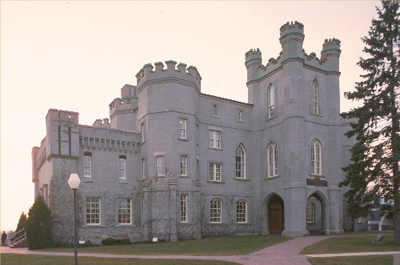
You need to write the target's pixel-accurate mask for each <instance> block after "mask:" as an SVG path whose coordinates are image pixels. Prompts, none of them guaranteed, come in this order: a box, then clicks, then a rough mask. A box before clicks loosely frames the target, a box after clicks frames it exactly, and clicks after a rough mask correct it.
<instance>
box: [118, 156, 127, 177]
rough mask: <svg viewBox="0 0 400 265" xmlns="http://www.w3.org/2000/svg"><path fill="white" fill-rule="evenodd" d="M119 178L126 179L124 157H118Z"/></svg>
mask: <svg viewBox="0 0 400 265" xmlns="http://www.w3.org/2000/svg"><path fill="white" fill-rule="evenodd" d="M119 178H120V179H126V156H120V157H119Z"/></svg>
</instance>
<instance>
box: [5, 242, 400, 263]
mask: <svg viewBox="0 0 400 265" xmlns="http://www.w3.org/2000/svg"><path fill="white" fill-rule="evenodd" d="M329 237H332V236H306V237H296V238H294V239H293V240H290V241H286V242H283V243H280V244H277V245H274V246H270V247H266V248H263V249H261V250H259V251H256V252H253V253H251V254H248V255H241V256H179V255H168V256H167V255H163V256H160V255H113V254H99V253H79V250H78V257H99V258H109V259H114V258H120V259H121V258H122V259H187V260H221V261H230V262H235V263H238V264H243V265H310V263H309V262H308V261H307V258H311V257H321V258H324V257H326V258H328V257H341V256H371V255H393V254H400V251H391V252H363V253H340V254H318V255H300V251H301V250H302V249H303V248H305V247H306V246H309V245H312V244H314V243H317V242H319V241H322V240H324V239H327V238H329ZM0 253H10V254H24V255H46V256H73V255H74V254H73V253H69V252H44V251H32V250H28V249H27V248H14V249H12V248H8V247H0Z"/></svg>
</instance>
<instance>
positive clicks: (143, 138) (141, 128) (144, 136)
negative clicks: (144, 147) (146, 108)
mask: <svg viewBox="0 0 400 265" xmlns="http://www.w3.org/2000/svg"><path fill="white" fill-rule="evenodd" d="M140 130H141V132H142V143H144V142H146V122H143V123H142V124H141V125H140Z"/></svg>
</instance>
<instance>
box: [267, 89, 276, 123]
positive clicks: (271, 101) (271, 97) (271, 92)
mask: <svg viewBox="0 0 400 265" xmlns="http://www.w3.org/2000/svg"><path fill="white" fill-rule="evenodd" d="M267 97H268V99H267V103H268V104H267V108H268V119H272V118H274V117H276V116H277V113H276V93H275V87H274V86H273V85H272V84H270V85H269V86H268V90H267Z"/></svg>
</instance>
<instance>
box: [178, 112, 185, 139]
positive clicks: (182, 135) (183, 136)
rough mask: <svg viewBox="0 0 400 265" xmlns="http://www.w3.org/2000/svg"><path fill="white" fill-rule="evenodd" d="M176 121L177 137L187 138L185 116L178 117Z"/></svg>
mask: <svg viewBox="0 0 400 265" xmlns="http://www.w3.org/2000/svg"><path fill="white" fill-rule="evenodd" d="M178 123H179V139H181V140H187V118H184V117H179V121H178ZM181 125H182V127H181ZM181 133H182V134H181Z"/></svg>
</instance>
